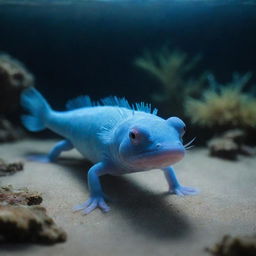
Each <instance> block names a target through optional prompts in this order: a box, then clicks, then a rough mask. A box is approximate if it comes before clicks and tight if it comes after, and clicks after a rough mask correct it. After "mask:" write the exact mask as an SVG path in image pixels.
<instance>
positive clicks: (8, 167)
mask: <svg viewBox="0 0 256 256" xmlns="http://www.w3.org/2000/svg"><path fill="white" fill-rule="evenodd" d="M22 170H23V163H21V162H17V163H11V164H6V163H5V162H4V161H3V160H1V159H0V176H6V175H10V174H13V173H15V172H19V171H22Z"/></svg>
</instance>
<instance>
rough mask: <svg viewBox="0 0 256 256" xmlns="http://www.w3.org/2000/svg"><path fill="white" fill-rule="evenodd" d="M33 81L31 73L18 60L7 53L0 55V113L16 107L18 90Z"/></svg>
mask: <svg viewBox="0 0 256 256" xmlns="http://www.w3.org/2000/svg"><path fill="white" fill-rule="evenodd" d="M33 83H34V77H33V75H32V74H31V73H30V72H29V71H28V70H27V69H26V68H25V67H24V65H23V64H22V63H21V62H19V61H18V60H16V59H14V58H12V57H10V56H9V55H7V54H1V55H0V91H1V94H0V114H2V115H5V114H6V113H8V112H10V111H12V110H14V109H15V107H17V105H18V102H19V94H20V92H21V91H22V90H23V89H24V88H26V87H29V86H32V85H33Z"/></svg>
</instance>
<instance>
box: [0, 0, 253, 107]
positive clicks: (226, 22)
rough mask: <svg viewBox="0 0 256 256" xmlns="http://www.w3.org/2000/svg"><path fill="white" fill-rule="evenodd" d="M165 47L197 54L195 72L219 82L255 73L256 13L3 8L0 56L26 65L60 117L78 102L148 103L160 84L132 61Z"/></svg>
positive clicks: (167, 6) (234, 9)
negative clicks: (116, 99) (69, 103)
mask: <svg viewBox="0 0 256 256" xmlns="http://www.w3.org/2000/svg"><path fill="white" fill-rule="evenodd" d="M165 44H169V45H170V48H171V49H172V48H173V49H180V50H182V51H185V52H187V53H188V54H189V56H191V57H193V56H195V55H196V54H198V53H201V54H202V55H203V59H202V61H201V62H200V65H199V66H198V68H197V70H196V71H195V72H199V73H200V72H203V71H205V70H210V71H212V72H213V73H214V74H215V75H216V77H217V79H218V80H220V81H222V82H225V81H229V80H230V79H231V75H232V73H233V72H234V71H238V72H241V73H243V72H247V71H254V72H255V71H256V6H255V5H239V4H230V5H210V4H204V3H193V2H190V3H188V2H185V3H181V4H171V3H168V2H161V1H159V2H155V3H142V1H138V2H137V3H136V1H130V2H116V3H114V2H112V3H109V2H88V3H85V4H77V5H66V6H61V5H56V6H52V5H43V6H15V5H12V6H8V5H0V50H1V51H3V52H8V53H9V54H10V55H12V56H13V57H15V58H17V59H19V60H21V61H22V62H24V63H25V64H26V66H27V67H28V68H29V69H30V70H31V71H32V72H33V73H34V75H35V77H36V86H37V87H38V88H39V89H40V91H42V92H43V93H44V95H45V96H46V97H47V98H48V99H49V101H50V103H51V104H52V105H53V106H54V107H55V108H58V109H60V108H62V107H63V106H64V104H65V101H66V100H67V99H69V98H71V97H74V96H78V95H80V94H89V95H92V96H93V98H96V99H98V98H99V97H102V96H107V95H118V96H126V97H127V98H128V99H130V100H132V101H134V100H138V101H141V100H142V101H143V100H146V101H150V94H151V93H152V92H156V91H158V89H159V84H158V82H157V81H156V80H154V79H153V78H152V77H150V76H148V74H147V73H144V71H142V70H139V69H138V68H136V67H135V66H134V65H133V61H134V59H135V58H136V57H138V56H140V55H141V54H142V53H143V50H144V49H145V48H147V49H149V50H158V49H159V48H161V47H162V46H163V45H165ZM252 81H253V82H254V83H256V75H254V76H253V79H252ZM174 93H179V92H174ZM171 112H173V111H171Z"/></svg>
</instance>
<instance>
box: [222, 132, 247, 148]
mask: <svg viewBox="0 0 256 256" xmlns="http://www.w3.org/2000/svg"><path fill="white" fill-rule="evenodd" d="M245 136H246V134H245V132H244V131H243V130H240V129H232V130H228V131H227V132H225V133H224V134H223V138H227V139H230V140H232V141H234V142H235V143H236V144H237V145H238V146H241V145H242V144H243V143H244V140H245Z"/></svg>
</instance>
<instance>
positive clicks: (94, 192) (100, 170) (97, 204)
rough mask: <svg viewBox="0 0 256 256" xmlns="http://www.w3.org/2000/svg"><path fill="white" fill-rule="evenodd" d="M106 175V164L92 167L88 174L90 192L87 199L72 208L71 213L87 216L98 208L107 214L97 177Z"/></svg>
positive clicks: (107, 209)
mask: <svg viewBox="0 0 256 256" xmlns="http://www.w3.org/2000/svg"><path fill="white" fill-rule="evenodd" d="M106 173H108V169H107V166H106V164H104V163H102V162H100V163H97V164H95V165H93V166H92V167H91V168H90V170H89V172H88V186H89V190H90V197H89V199H88V200H87V201H86V202H84V203H82V204H79V205H76V206H75V207H74V208H73V211H82V212H83V214H88V213H90V212H92V211H93V210H94V209H96V208H100V209H101V210H102V211H103V212H108V211H109V210H110V208H109V207H108V205H107V204H106V202H105V200H104V195H103V191H102V188H101V184H100V180H99V176H101V175H103V174H106Z"/></svg>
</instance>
